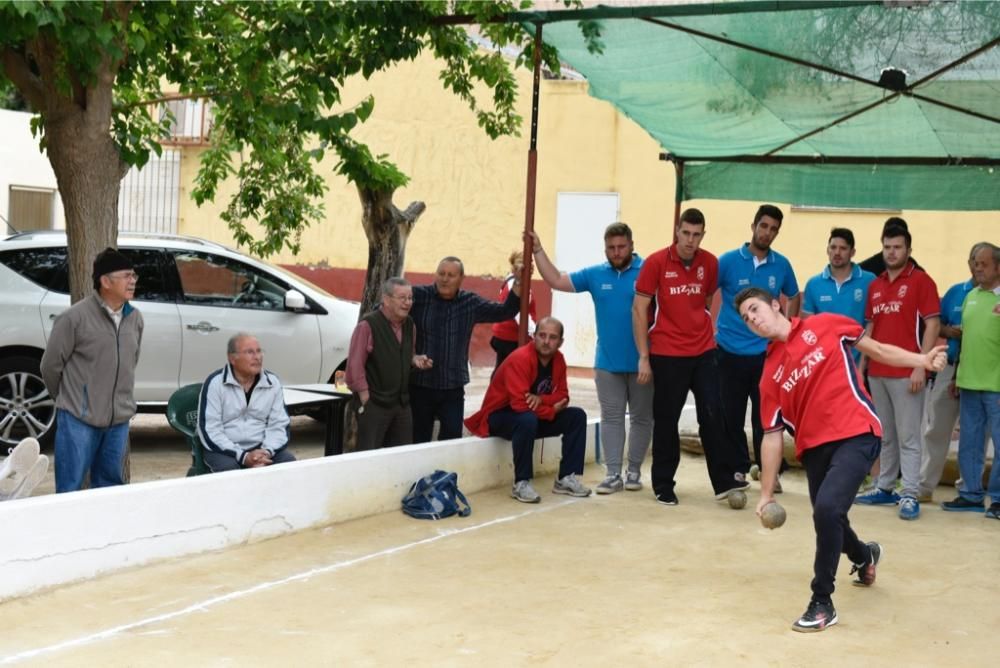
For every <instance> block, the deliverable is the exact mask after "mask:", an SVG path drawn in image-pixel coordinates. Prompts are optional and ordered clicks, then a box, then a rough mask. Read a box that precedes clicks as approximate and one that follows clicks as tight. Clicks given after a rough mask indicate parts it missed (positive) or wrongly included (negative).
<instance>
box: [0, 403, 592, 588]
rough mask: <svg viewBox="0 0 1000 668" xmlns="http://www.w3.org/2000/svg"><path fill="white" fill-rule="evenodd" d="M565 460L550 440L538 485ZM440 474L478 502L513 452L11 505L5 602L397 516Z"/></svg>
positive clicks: (327, 461)
mask: <svg viewBox="0 0 1000 668" xmlns="http://www.w3.org/2000/svg"><path fill="white" fill-rule="evenodd" d="M597 438H598V436H597V429H596V420H594V421H591V423H590V424H589V425H588V428H587V461H588V462H590V461H594V453H595V445H596V443H597ZM559 455H560V439H559V438H549V439H544V440H540V441H539V442H538V443H537V444H536V445H535V474H536V475H550V474H552V473H554V472H555V471H556V470H557V467H558V463H559ZM435 469H444V470H447V471H456V472H457V473H458V482H459V487H460V488H461V489H462V491H463V492H465V493H467V494H469V493H472V492H477V491H479V490H482V489H487V488H490V487H496V486H498V485H509V484H510V482H511V479H512V478H513V464H512V461H511V450H510V441H505V440H501V439H495V438H490V439H480V438H464V439H458V440H454V441H444V442H437V443H422V444H419V445H409V446H405V447H400V448H392V449H388V450H375V451H370V452H357V453H351V454H347V455H341V456H339V457H329V458H319V459H308V460H304V461H300V462H295V463H292V464H285V465H282V466H274V467H269V468H264V469H251V470H245V471H234V472H231V473H219V474H214V475H205V476H199V477H196V478H180V479H175V480H161V481H157V482H148V483H141V484H136V485H127V486H123V487H110V488H104V489H93V490H87V491H83V492H74V493H70V494H53V495H48V496H40V497H33V498H29V499H22V500H19V501H8V502H4V503H0V527H2V531H0V601H2V600H4V599H7V598H12V597H15V596H23V595H25V594H28V593H31V592H35V591H37V590H39V589H42V588H45V587H51V586H54V585H59V584H64V583H67V582H72V581H74V580H81V579H86V578H90V577H94V576H96V575H100V574H102V573H109V572H111V571H115V570H118V569H121V568H127V567H132V566H139V565H142V564H148V563H150V562H153V561H157V560H160V559H166V558H170V557H178V556H184V555H191V554H197V553H199V552H206V551H209V550H219V549H223V548H227V547H231V546H234V545H239V544H242V543H247V542H250V541H254V540H260V539H263V538H272V537H275V536H279V535H282V534H286V533H290V532H293V531H300V530H303V529H308V528H312V527H317V526H324V525H328V524H333V523H335V522H343V521H345V520H350V519H354V518H358V517H364V516H366V515H374V514H376V513H383V512H387V511H391V510H398V509H399V503H400V499H401V498H402V497H403V495H404V494H405V493H406V492H407V490H408V489H409V487H410V485H411V484H412V483H413V481H414V480H416V479H418V478H420V477H421V476H423V475H426V474H428V473H430V472H432V471H434V470H435ZM473 514H475V507H473ZM414 521H417V520H414Z"/></svg>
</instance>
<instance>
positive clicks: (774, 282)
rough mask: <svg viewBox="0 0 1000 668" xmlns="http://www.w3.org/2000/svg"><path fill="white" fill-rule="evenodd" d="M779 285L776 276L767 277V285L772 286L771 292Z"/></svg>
mask: <svg viewBox="0 0 1000 668" xmlns="http://www.w3.org/2000/svg"><path fill="white" fill-rule="evenodd" d="M777 286H778V279H776V278H775V277H774V276H768V277H767V287H769V288H771V292H774V288H776V287H777Z"/></svg>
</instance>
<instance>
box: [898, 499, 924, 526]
mask: <svg viewBox="0 0 1000 668" xmlns="http://www.w3.org/2000/svg"><path fill="white" fill-rule="evenodd" d="M918 517H920V502H919V501H917V499H916V497H913V496H904V497H903V498H901V499H900V500H899V519H901V520H915V519H917V518H918Z"/></svg>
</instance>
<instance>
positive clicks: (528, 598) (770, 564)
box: [0, 455, 1000, 666]
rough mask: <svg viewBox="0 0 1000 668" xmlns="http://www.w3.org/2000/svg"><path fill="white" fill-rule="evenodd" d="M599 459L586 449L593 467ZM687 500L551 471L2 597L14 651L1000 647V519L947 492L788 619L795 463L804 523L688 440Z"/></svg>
mask: <svg viewBox="0 0 1000 668" xmlns="http://www.w3.org/2000/svg"><path fill="white" fill-rule="evenodd" d="M601 475H602V470H601V469H600V467H598V466H591V467H590V468H588V470H587V472H586V474H585V478H586V480H587V482H588V483H590V484H591V485H593V484H596V483H597V482H598V481H599V480H600V478H601ZM678 480H679V484H678V495H679V496H680V499H681V505H679V506H676V507H666V506H661V505H659V504H657V503H655V502H654V501H653V499H652V495H651V493H650V492H649V489H648V487H647V489H645V490H643V491H642V492H638V493H630V492H621V493H618V494H615V495H611V496H607V497H591V498H588V499H571V498H569V497H565V496H556V495H552V494H549V493H548V491H549V487H550V485H551V481H550V480H548V479H539V480H536V483H537V488H538V489H539V491H540V492H541V493H542V498H543V500H542V503H541V504H539V505H524V504H519V503H516V502H514V501H512V500H511V499H510V498H509V497H508V496H507V488H506V487H504V488H502V489H495V490H489V491H486V492H482V493H479V494H475V495H473V496H472V497H471V499H470V501H471V503H472V506H473V509H474V511H473V514H472V516H471V517H469V518H465V519H458V518H450V519H447V520H443V521H439V522H422V521H418V520H413V519H410V518H407V517H406V516H404V515H402V514H401V513H389V514H384V515H378V516H374V517H369V518H366V519H362V520H358V521H354V522H349V523H345V524H340V525H335V526H331V527H327V528H324V529H320V530H316V531H309V532H304V533H300V534H297V535H291V536H287V537H284V538H279V539H274V540H270V541H265V542H261V543H257V544H253V545H248V546H244V547H241V548H237V549H232V550H228V551H225V552H218V553H213V554H207V555H202V556H197V557H193V558H185V559H178V560H173V561H170V562H166V563H162V564H159V565H155V566H151V567H145V568H141V569H136V570H132V571H126V572H122V573H118V574H115V575H111V576H107V577H102V578H98V579H94V580H91V581H88V582H84V583H81V584H77V585H71V586H66V587H62V588H59V589H56V590H53V591H50V592H47V593H42V594H39V595H36V596H32V597H28V598H24V599H19V600H13V601H9V602H7V603H4V604H0V616H2V618H3V619H4V627H5V629H4V633H3V634H0V665H7V664H18V665H20V664H25V665H45V666H93V665H102V666H166V665H197V666H257V665H260V666H273V665H285V666H297V665H345V666H386V665H398V664H400V663H401V662H403V661H411V660H412V661H420V662H421V663H425V664H430V665H454V666H508V665H545V666H549V665H550V666H564V665H584V666H597V665H602V666H608V665H617V664H621V665H639V666H653V665H664V664H665V663H667V664H672V665H680V666H695V665H710V666H719V665H732V664H734V663H736V662H739V663H740V664H741V665H753V666H757V665H772V666H804V665H809V666H834V665H836V666H843V665H851V663H853V662H865V663H868V662H869V661H871V660H873V659H874V660H877V661H879V662H882V663H888V662H891V663H892V664H894V665H910V666H935V665H937V666H941V665H963V664H972V663H982V662H983V661H986V662H987V663H988V657H989V656H992V655H993V653H994V650H995V639H994V638H993V637H992V636H991V634H990V629H991V628H994V627H995V621H992V620H993V618H992V614H993V613H992V610H993V609H994V608H995V604H996V601H997V600H998V596H1000V584H998V583H997V579H996V577H995V570H996V568H995V567H996V563H997V562H996V559H997V549H998V547H1000V534H998V529H1000V527H998V526H997V524H998V523H997V522H994V521H991V520H985V519H983V517H982V516H981V515H973V514H970V513H957V514H946V513H944V512H942V511H940V510H939V509H937V508H933V507H928V508H927V509H926V510H925V512H924V514H923V516H922V517H921V518H920V519H919V520H918V521H916V522H903V521H901V520H899V519H898V518H897V517H896V514H895V512H894V511H893V509H888V508H867V507H864V508H855V509H854V510H853V511H852V519H853V521H854V525H855V527H856V528H857V529H858V531H859V534H860V535H861V536H862V538H863V539H865V540H878V541H880V542H882V544H883V545H884V547H885V554H886V556H885V560H884V561H883V564H882V566H881V567H880V568H879V571H878V580H877V582H876V584H875V585H874V586H873V587H871V588H859V587H852V586H850V584H849V578H848V571H849V564H846V563H843V562H842V563H841V569H840V572H839V577H838V585H839V587H838V591H837V593H836V594H835V598H834V600H835V603H836V605H837V609H838V612H839V614H840V623H839V624H838V625H837V626H836V627H834V628H832V629H829V630H827V631H825V632H823V633H819V634H809V635H803V634H798V633H794V632H792V631H791V630H790V629H789V625H790V624H791V622H792V621H794V619H795V618H796V617H797V616H798V615H799V614H800V613H801V612H802V611H803V610H804V608H805V605H806V603H807V602H808V598H809V588H808V587H809V580H810V577H811V564H812V549H813V533H812V529H811V521H810V515H809V508H808V505H809V504H808V497H807V495H806V489H805V478H804V477H803V476H802V474H801V473H800V472H798V471H793V472H790V473H789V474H787V475H786V477H785V479H784V486H785V489H786V493H785V494H784V495H783V497H782V498H781V501H782V503H783V504H784V505H785V507H786V508H787V509H788V515H789V519H788V522H787V524H786V525H785V526H784V527H783V528H781V529H778V530H776V531H767V530H765V529H763V528H761V527H760V525H759V523H758V522H757V519H756V517H754V516H753V515H752V510H751V508H752V505H753V504H754V503H755V502H756V501H755V500H756V496H757V494H756V490H752V493H751V501H750V505H749V506H748V508H747V509H746V510H742V511H734V510H730V509H729V508H728V506H725V505H722V504H720V503H718V502H716V501H714V500H713V499H712V498H711V495H710V494H709V486H708V482H707V476H706V474H705V471H704V463H703V460H702V459H701V458H698V457H694V456H691V455H684V456H683V457H682V462H681V469H680V472H679V475H678Z"/></svg>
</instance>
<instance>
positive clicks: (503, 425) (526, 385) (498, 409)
mask: <svg viewBox="0 0 1000 668" xmlns="http://www.w3.org/2000/svg"><path fill="white" fill-rule="evenodd" d="M562 343H563V324H562V323H561V322H559V321H558V320H556V319H555V318H542V319H541V321H539V323H538V328H537V329H536V330H535V338H534V340H533V341H529V342H528V343H526V344H524V345H523V346H521V347H520V348H518V349H517V350H515V351H514V352H513V353H511V354H510V355H508V356H507V359H505V360H504V362H503V364H501V365H500V368H499V369H497V371H496V374H494V376H493V380H491V381H490V386H489V387H488V388H487V389H486V396H485V397H483V406H482V408H481V409H479V412H478V413H476V414H475V415H473V416H471V417H470V418H468V419H467V420H466V421H465V426H467V427H468V428H469V431H471V432H472V433H473V434H475V435H477V436H499V437H500V438H507V439H510V440H511V445H512V446H513V449H514V486H513V487H512V488H511V493H510V495H511V497H513V498H514V499H516V500H518V501H521V502H522V503H538V502H539V501H541V497H540V496H538V494H537V493H536V492H535V489H534V488H533V487H532V486H531V479H532V477H534V472H533V468H532V463H533V455H534V449H535V439H536V438H545V437H548V436H558V435H560V434H562V437H563V438H562V461H560V463H559V476H558V478H557V479H556V481H555V484H554V485H553V487H552V493H553V494H569V495H571V496H590V489H588V488H587V487H584V486H583V484H582V483H581V482H580V480H579V478H578V476H580V475H582V474H583V460H584V455H585V454H586V449H587V414H586V413H585V412H584V411H583V409H582V408H577V407H571V406H569V386H568V384H567V380H566V360H565V358H563V355H562V353H560V352H559V347H560V346H562Z"/></svg>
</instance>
